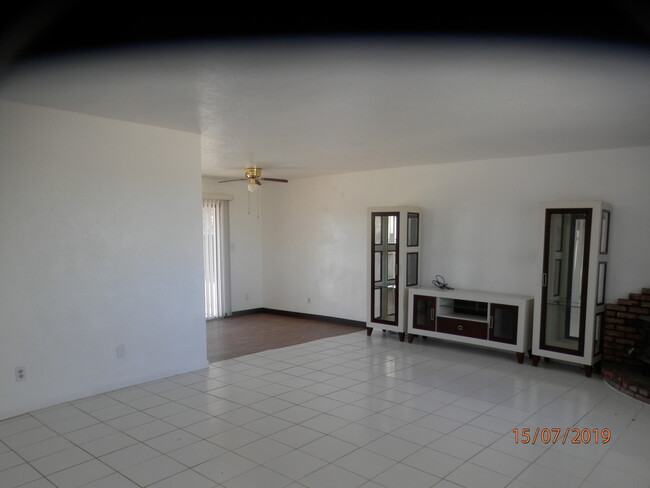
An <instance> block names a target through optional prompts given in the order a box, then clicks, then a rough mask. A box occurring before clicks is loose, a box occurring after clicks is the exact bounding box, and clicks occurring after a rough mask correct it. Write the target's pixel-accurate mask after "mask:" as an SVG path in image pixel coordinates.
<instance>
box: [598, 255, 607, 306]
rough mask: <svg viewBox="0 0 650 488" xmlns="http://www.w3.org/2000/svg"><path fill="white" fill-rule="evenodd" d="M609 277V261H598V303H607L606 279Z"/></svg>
mask: <svg viewBox="0 0 650 488" xmlns="http://www.w3.org/2000/svg"><path fill="white" fill-rule="evenodd" d="M606 278H607V263H598V291H597V293H596V305H602V304H603V303H605V279H606Z"/></svg>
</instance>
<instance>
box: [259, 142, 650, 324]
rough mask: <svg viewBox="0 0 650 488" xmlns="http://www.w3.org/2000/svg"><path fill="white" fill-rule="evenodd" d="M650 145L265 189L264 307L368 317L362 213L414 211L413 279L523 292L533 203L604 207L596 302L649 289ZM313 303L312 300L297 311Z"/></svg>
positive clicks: (530, 284) (535, 210)
mask: <svg viewBox="0 0 650 488" xmlns="http://www.w3.org/2000/svg"><path fill="white" fill-rule="evenodd" d="M649 161H650V147H643V148H626V149H618V150H608V151H593V152H576V153H567V154H556V155H547V156H537V157H525V158H512V159H503V160H491V161H474V162H464V163H449V164H441V165H428V166H417V167H409V168H405V169H392V170H380V171H370V172H363V173H349V174H341V175H335V176H327V177H318V178H306V179H300V180H293V181H291V182H289V183H288V184H286V185H278V186H271V185H267V186H266V187H265V188H264V190H265V192H266V194H265V195H266V197H265V201H264V220H263V227H262V228H263V231H262V237H263V247H262V256H263V258H262V260H263V264H264V268H263V280H264V306H265V307H268V308H274V309H280V310H290V311H296V312H302V313H312V314H319V315H327V316H334V317H342V318H347V319H353V320H360V321H365V318H366V287H367V276H366V274H367V271H366V259H367V252H368V244H367V242H366V226H367V223H366V210H367V207H370V206H383V205H416V206H420V207H422V209H423V214H422V217H423V220H422V240H423V246H422V258H421V259H422V275H421V283H422V284H430V283H431V280H432V279H434V277H435V275H436V274H440V275H442V276H444V277H445V278H446V280H447V281H448V282H449V283H450V284H451V285H452V286H454V287H456V288H468V289H477V290H491V291H496V292H506V293H519V294H526V295H533V294H534V292H535V290H536V286H537V284H538V282H539V280H538V276H537V267H536V259H537V252H538V247H539V242H540V240H541V239H542V237H543V229H541V228H540V227H541V226H540V225H539V215H540V212H541V210H540V207H539V202H542V201H546V200H598V199H600V200H605V201H608V202H609V203H611V204H612V205H613V213H612V224H611V236H610V250H611V254H610V264H609V267H608V270H607V280H608V282H607V288H606V294H607V299H608V300H616V299H617V298H620V297H625V296H627V294H628V293H638V292H639V291H640V289H641V288H642V287H647V286H650V254H649V253H648V252H647V245H648V242H650V220H649V219H648V209H650V191H649V190H648V189H649V187H648V182H650V163H649ZM307 298H311V304H308V303H307Z"/></svg>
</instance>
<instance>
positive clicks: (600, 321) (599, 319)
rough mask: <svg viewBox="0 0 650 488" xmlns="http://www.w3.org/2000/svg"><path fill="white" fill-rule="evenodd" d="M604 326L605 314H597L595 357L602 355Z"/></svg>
mask: <svg viewBox="0 0 650 488" xmlns="http://www.w3.org/2000/svg"><path fill="white" fill-rule="evenodd" d="M602 324H603V313H602V312H601V313H599V314H596V324H595V327H594V356H597V355H598V354H600V329H601V327H602Z"/></svg>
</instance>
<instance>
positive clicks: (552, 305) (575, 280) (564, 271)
mask: <svg viewBox="0 0 650 488" xmlns="http://www.w3.org/2000/svg"><path fill="white" fill-rule="evenodd" d="M591 218H592V209H591V208H561V209H547V210H546V229H545V233H544V268H543V274H542V295H541V316H540V337H539V344H540V348H541V349H546V350H549V351H556V352H561V353H565V354H573V355H577V356H582V355H583V354H584V347H585V344H584V339H585V326H586V312H587V310H586V302H587V284H588V278H589V277H588V271H589V270H588V268H589V266H588V264H589V244H590V239H591Z"/></svg>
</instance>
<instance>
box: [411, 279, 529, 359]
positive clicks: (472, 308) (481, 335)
mask: <svg viewBox="0 0 650 488" xmlns="http://www.w3.org/2000/svg"><path fill="white" fill-rule="evenodd" d="M408 293H409V296H408V303H409V307H408V310H409V316H408V325H407V335H408V342H413V339H414V338H415V337H416V336H422V337H425V338H426V337H435V338H437V339H444V340H449V341H455V342H462V343H466V344H473V345H477V346H484V347H490V348H494V349H501V350H504V351H511V352H514V353H515V354H516V356H517V361H518V362H519V363H523V361H524V354H525V353H526V352H529V351H530V350H531V329H532V312H533V298H532V297H528V296H521V295H509V294H504V293H490V292H484V291H471V290H446V289H441V288H437V287H427V286H414V287H411V288H409V289H408Z"/></svg>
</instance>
